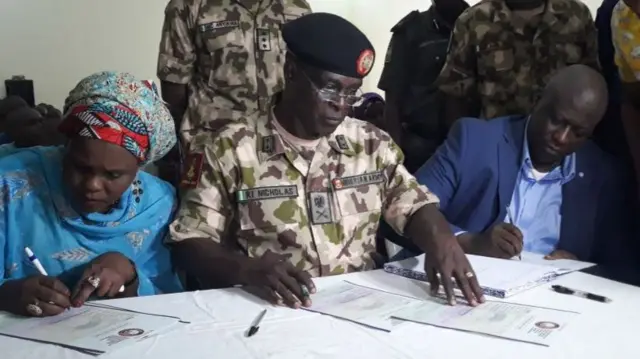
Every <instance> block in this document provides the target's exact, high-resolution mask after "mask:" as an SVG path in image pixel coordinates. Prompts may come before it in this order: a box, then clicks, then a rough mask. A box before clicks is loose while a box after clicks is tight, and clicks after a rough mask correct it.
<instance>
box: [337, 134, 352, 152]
mask: <svg viewBox="0 0 640 359" xmlns="http://www.w3.org/2000/svg"><path fill="white" fill-rule="evenodd" d="M336 143H337V144H338V147H339V148H340V149H341V150H348V149H349V144H348V143H347V138H346V137H344V135H337V136H336Z"/></svg>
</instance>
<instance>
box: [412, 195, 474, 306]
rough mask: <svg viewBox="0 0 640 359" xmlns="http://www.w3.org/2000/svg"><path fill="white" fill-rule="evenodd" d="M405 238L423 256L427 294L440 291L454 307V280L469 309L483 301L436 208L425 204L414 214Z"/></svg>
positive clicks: (456, 245) (460, 251) (458, 248)
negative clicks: (415, 246)
mask: <svg viewBox="0 0 640 359" xmlns="http://www.w3.org/2000/svg"><path fill="white" fill-rule="evenodd" d="M405 231H406V233H407V235H408V237H409V238H411V239H412V240H413V242H414V243H415V244H416V245H417V246H418V248H420V249H421V250H422V251H423V252H424V253H425V256H426V258H425V268H424V270H425V273H426V274H427V278H428V280H429V287H430V288H431V294H432V295H435V294H437V293H438V290H439V289H440V285H442V287H443V288H444V292H445V295H446V297H447V301H448V302H449V304H450V305H455V304H456V299H455V294H454V291H453V289H454V281H455V283H456V284H457V287H458V288H459V289H460V290H461V291H462V294H463V295H464V297H465V299H466V300H467V302H468V303H469V305H471V306H476V305H478V304H479V303H483V302H484V294H483V291H482V288H481V287H480V284H479V283H478V278H477V277H476V276H475V275H472V276H470V275H468V274H474V272H473V268H471V264H470V263H469V260H468V259H467V256H466V255H465V254H464V251H463V250H462V248H461V247H460V244H459V243H458V240H457V239H456V237H455V236H454V235H453V233H451V229H450V228H449V224H448V223H447V221H446V219H445V218H444V216H443V215H442V213H441V212H440V210H439V209H438V207H437V206H435V205H432V204H429V205H426V206H424V207H422V208H421V209H420V210H418V212H416V213H415V214H414V215H413V216H412V217H411V220H410V221H409V224H407V227H406V229H405Z"/></svg>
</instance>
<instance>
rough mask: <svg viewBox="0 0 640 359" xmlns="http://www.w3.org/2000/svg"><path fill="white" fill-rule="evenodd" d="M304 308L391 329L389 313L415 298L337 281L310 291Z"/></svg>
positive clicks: (372, 326) (405, 305)
mask: <svg viewBox="0 0 640 359" xmlns="http://www.w3.org/2000/svg"><path fill="white" fill-rule="evenodd" d="M312 299H313V305H312V306H311V307H310V308H305V309H306V310H309V311H312V312H317V313H322V314H326V315H330V316H332V317H336V318H341V319H345V320H349V321H352V322H355V323H359V324H362V325H365V326H368V327H371V328H374V329H380V330H384V331H391V329H392V328H393V326H394V324H393V320H392V318H391V317H392V314H393V313H395V312H397V311H398V310H400V309H403V308H406V307H407V306H408V305H410V304H413V303H415V302H419V300H417V299H414V298H409V297H405V296H401V295H397V294H392V293H388V292H383V291H380V290H376V289H371V288H367V287H363V286H360V285H356V284H352V283H349V282H340V283H337V284H334V285H332V286H330V287H327V288H322V289H321V290H319V291H318V292H317V293H316V294H314V295H313V297H312Z"/></svg>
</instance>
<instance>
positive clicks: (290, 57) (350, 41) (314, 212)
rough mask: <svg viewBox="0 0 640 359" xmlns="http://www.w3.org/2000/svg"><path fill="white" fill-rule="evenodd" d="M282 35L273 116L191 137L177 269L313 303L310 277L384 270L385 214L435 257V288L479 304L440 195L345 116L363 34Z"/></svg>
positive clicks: (339, 24)
mask: <svg viewBox="0 0 640 359" xmlns="http://www.w3.org/2000/svg"><path fill="white" fill-rule="evenodd" d="M283 37H284V40H285V42H286V45H287V48H288V51H289V53H288V54H287V61H286V63H285V67H284V70H285V79H286V86H285V88H284V91H283V92H282V93H280V94H279V95H278V97H277V99H276V105H275V107H274V109H273V111H272V112H270V113H268V114H264V115H262V116H260V117H259V118H257V119H255V120H251V121H247V122H245V123H242V122H238V123H233V124H228V125H226V126H225V127H224V128H223V129H222V130H221V131H220V132H219V133H217V134H216V133H215V132H213V131H211V132H209V133H205V132H202V133H201V134H199V135H197V136H196V138H194V141H193V143H192V147H191V152H190V154H189V158H190V159H191V160H190V163H192V164H193V166H192V167H190V168H189V169H188V170H187V171H186V172H185V177H184V178H183V181H182V184H181V185H182V188H183V189H184V192H181V199H182V202H181V205H180V209H179V211H178V213H177V215H176V220H175V221H174V222H173V223H172V224H171V227H170V228H171V236H170V238H171V241H172V242H173V252H174V256H175V257H174V258H175V259H176V264H177V266H178V267H179V268H181V269H184V270H185V271H186V273H187V274H190V275H192V276H194V277H196V278H198V279H199V280H200V281H203V282H204V283H218V284H219V285H226V286H232V285H237V284H240V285H243V286H247V287H249V288H255V289H256V290H257V294H259V295H260V296H262V297H263V298H265V299H267V300H269V301H271V302H273V303H278V304H286V305H289V306H291V307H294V308H298V307H300V306H301V305H302V306H309V305H311V299H310V297H309V295H308V293H306V289H307V288H308V289H309V291H310V292H311V293H313V292H314V290H315V289H314V286H313V282H312V280H311V277H315V276H327V275H335V274H342V273H346V272H353V271H363V270H369V269H374V268H376V267H377V266H379V265H381V263H376V257H377V253H376V250H375V247H376V246H375V237H376V232H377V229H378V222H379V219H380V217H381V216H382V217H384V218H385V219H386V220H387V222H389V223H390V224H391V225H392V226H393V228H394V229H395V230H397V231H398V232H399V233H406V234H407V236H408V237H409V238H411V239H412V240H414V241H415V244H416V245H417V246H418V247H420V248H422V249H423V250H424V251H426V252H427V261H426V263H427V264H428V266H429V267H427V268H425V270H426V272H427V273H428V275H429V280H430V282H431V288H433V289H434V290H435V291H436V292H437V289H438V288H439V286H440V282H439V278H441V280H442V285H443V286H444V288H445V292H446V293H447V296H448V300H449V303H450V304H454V303H455V297H454V296H453V289H452V281H453V280H455V281H457V283H458V286H459V287H460V288H461V289H462V292H463V293H464V295H465V296H466V298H467V300H468V302H469V303H470V304H471V305H476V304H478V303H479V302H481V301H482V290H481V289H480V287H479V286H478V282H477V280H476V278H475V274H474V273H473V269H472V268H471V267H470V264H469V262H468V261H467V259H466V257H465V255H464V253H463V251H462V250H461V248H460V246H459V245H458V243H457V241H456V238H455V237H454V236H453V234H452V233H451V231H450V229H449V225H448V224H447V222H446V220H445V219H444V217H443V216H442V214H441V213H440V211H439V210H438V206H437V198H436V197H435V196H433V195H432V194H431V192H429V190H428V189H427V188H426V187H424V186H420V185H419V184H418V183H417V182H416V180H415V178H414V177H413V176H411V175H410V174H409V173H408V172H407V170H406V169H405V168H404V167H403V165H402V160H403V155H402V152H401V151H400V149H399V148H398V147H397V146H396V145H395V144H394V142H393V140H392V139H391V138H390V137H389V136H388V135H387V134H386V133H385V132H383V131H382V130H380V129H378V128H377V127H375V126H373V125H371V124H369V123H367V122H363V121H359V120H355V119H352V118H349V117H346V115H347V113H348V111H349V107H350V106H351V105H353V104H354V103H356V101H358V100H359V97H358V96H357V95H356V94H357V92H358V90H359V89H360V87H361V86H362V79H363V78H364V77H365V76H366V75H367V74H369V72H370V70H371V68H372V66H373V64H374V61H375V53H374V49H373V46H372V45H371V43H370V42H369V40H368V39H367V37H366V36H365V35H364V34H363V33H362V32H361V31H360V30H358V28H356V27H355V26H354V25H353V24H351V23H350V22H348V21H347V20H345V19H343V18H341V17H339V16H337V15H333V14H328V13H315V14H310V15H306V16H304V17H301V18H299V19H297V20H294V21H292V22H290V23H288V24H286V25H285V26H284V27H283ZM311 39H313V41H311ZM452 278H454V279H452Z"/></svg>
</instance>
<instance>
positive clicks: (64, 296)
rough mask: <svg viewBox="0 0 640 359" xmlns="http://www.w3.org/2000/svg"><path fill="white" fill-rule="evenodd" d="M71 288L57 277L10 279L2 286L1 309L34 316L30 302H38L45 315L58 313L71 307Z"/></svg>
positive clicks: (37, 276)
mask: <svg viewBox="0 0 640 359" xmlns="http://www.w3.org/2000/svg"><path fill="white" fill-rule="evenodd" d="M70 293H71V292H70V291H69V289H68V288H67V287H66V286H65V285H64V284H63V283H62V282H61V281H60V280H58V279H57V278H55V277H48V276H43V275H36V276H31V277H27V278H23V279H18V280H10V281H7V282H5V283H4V284H3V285H2V286H1V287H0V310H3V311H7V312H10V313H13V314H17V315H24V316H33V314H31V313H29V312H28V311H27V306H28V305H29V304H37V305H38V306H39V307H40V309H42V315H41V316H43V317H50V316H54V315H58V314H60V313H62V312H63V311H65V310H66V309H68V308H70V307H71V300H70Z"/></svg>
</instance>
